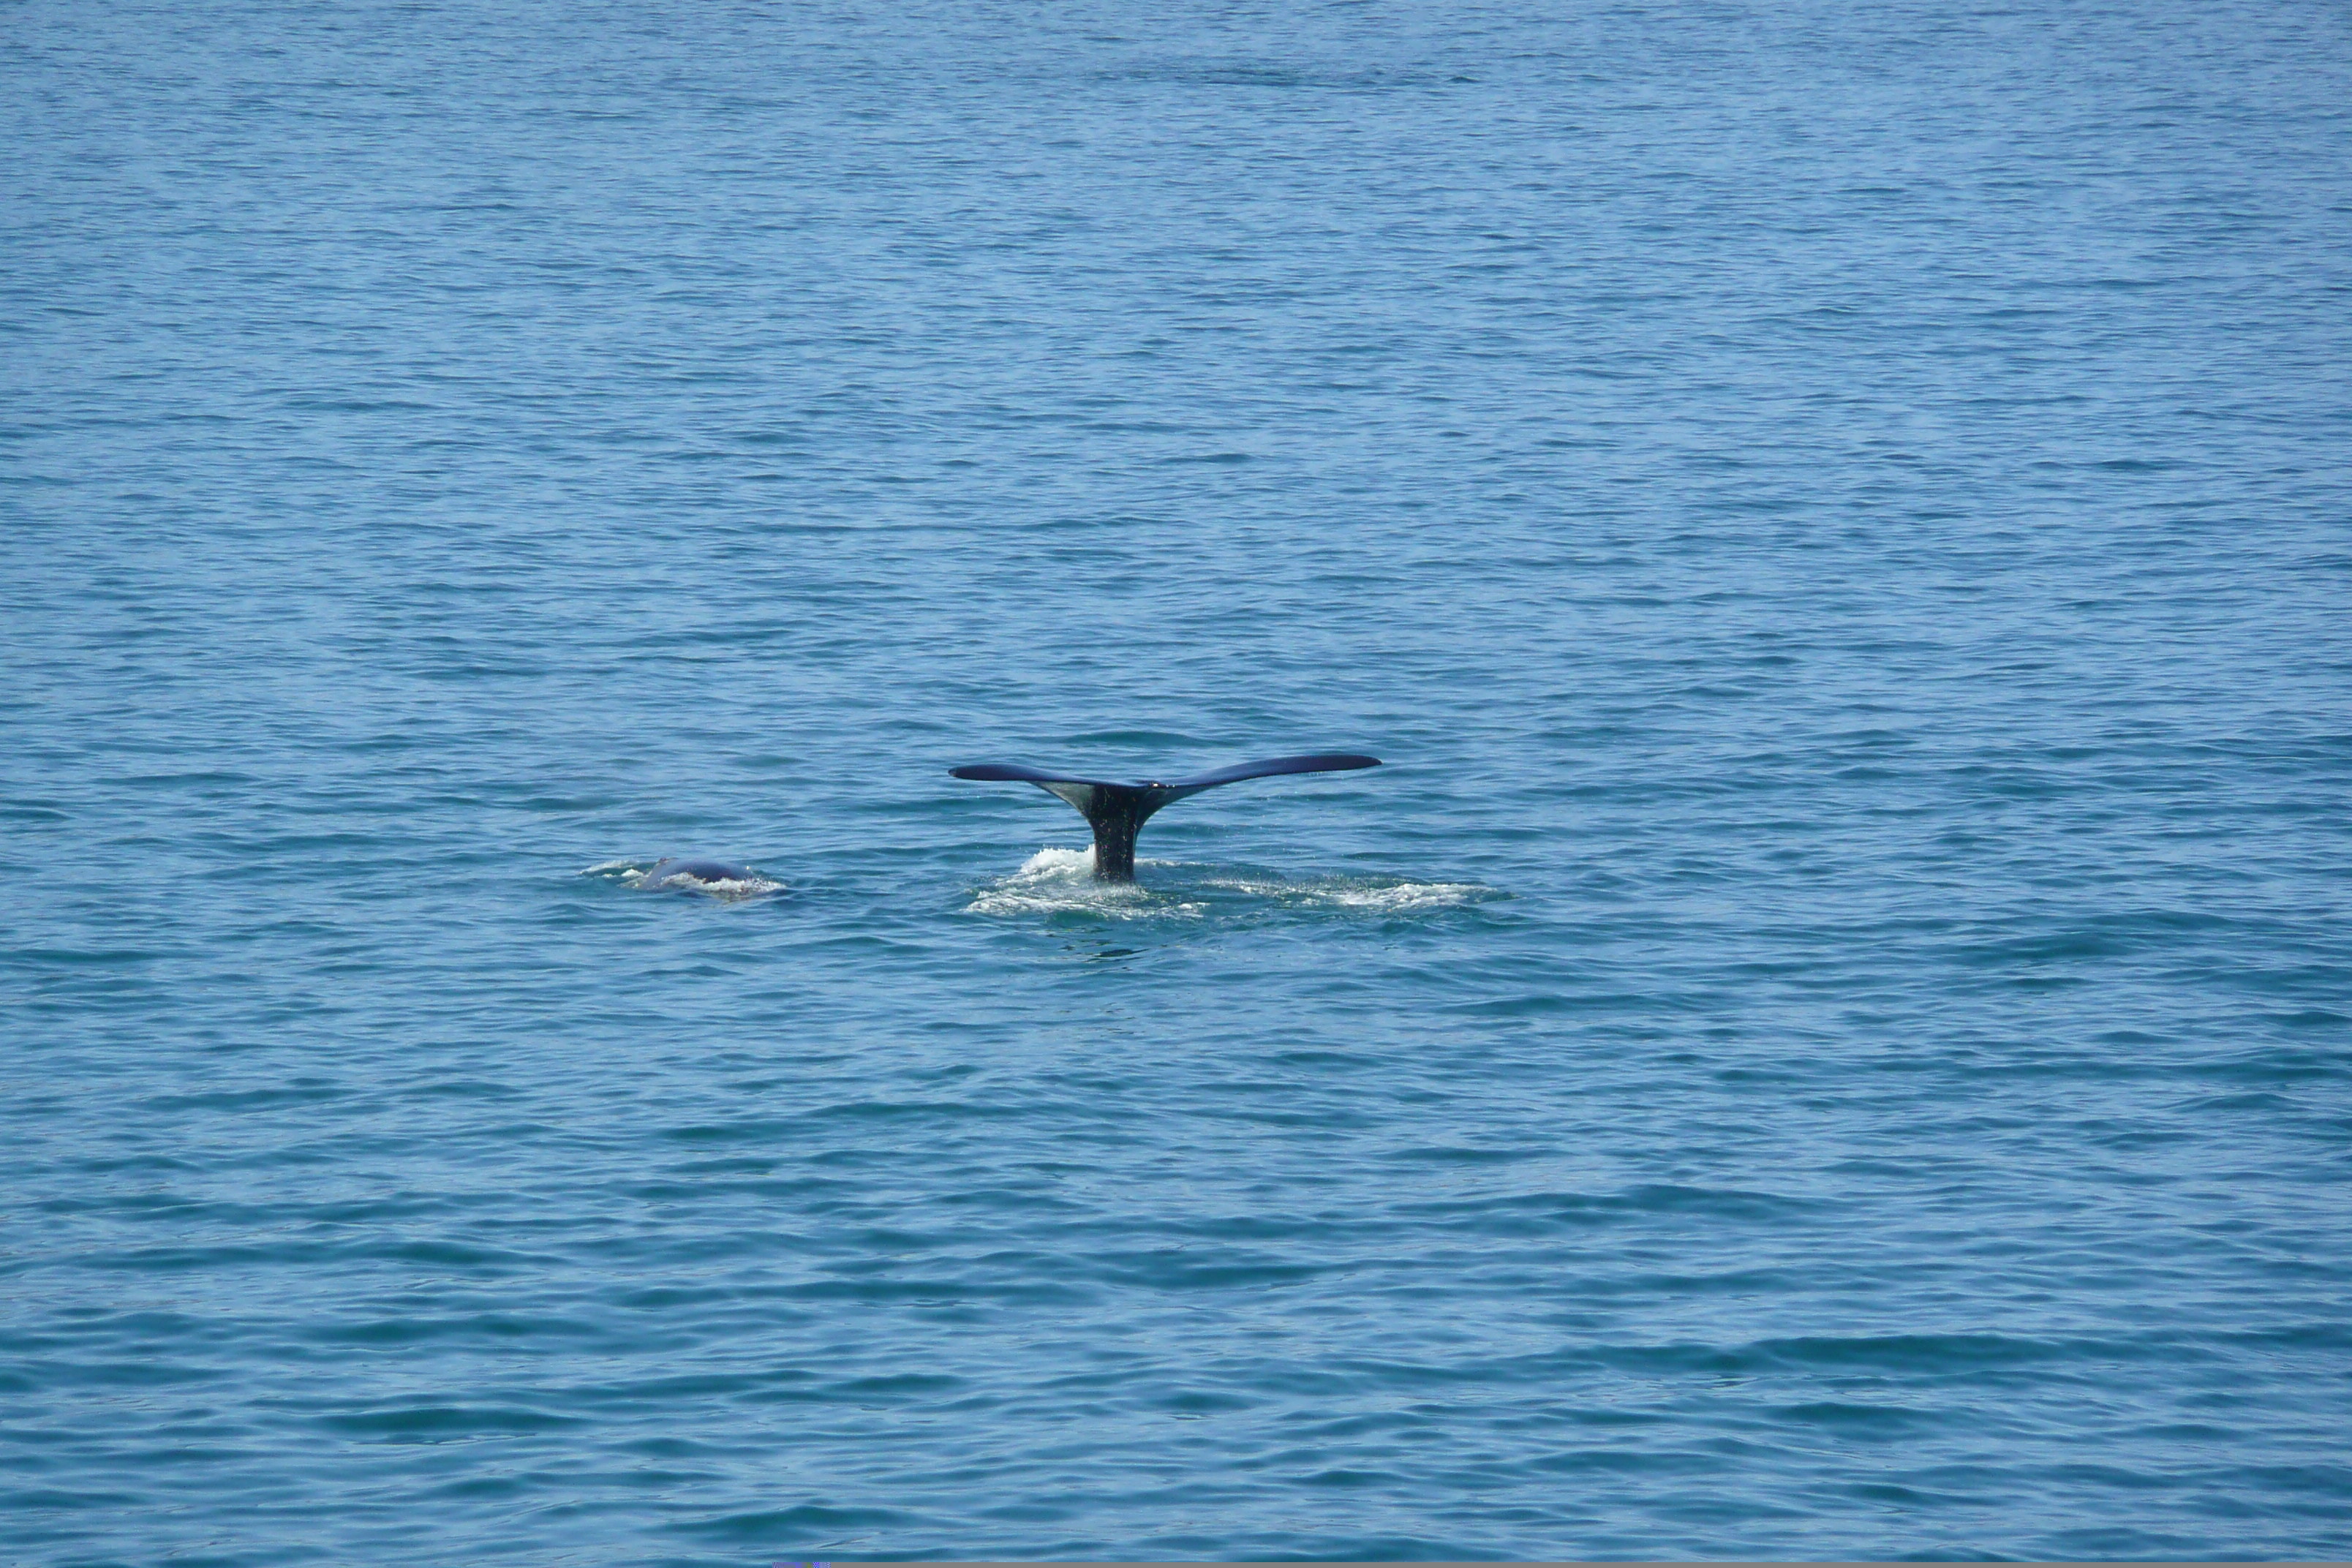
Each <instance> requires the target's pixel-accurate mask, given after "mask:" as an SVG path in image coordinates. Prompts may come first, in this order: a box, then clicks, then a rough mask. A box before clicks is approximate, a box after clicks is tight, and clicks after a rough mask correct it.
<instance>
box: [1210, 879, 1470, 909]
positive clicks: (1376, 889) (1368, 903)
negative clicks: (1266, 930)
mask: <svg viewBox="0 0 2352 1568" xmlns="http://www.w3.org/2000/svg"><path fill="white" fill-rule="evenodd" d="M1210 886H1212V887H1216V888H1231V889H1233V890H1234V891H1235V892H1237V893H1248V894H1251V895H1253V896H1255V897H1257V898H1262V899H1282V900H1288V901H1291V902H1296V903H1303V904H1322V905H1326V906H1329V907H1332V908H1337V909H1343V910H1379V911H1381V913H1384V914H1403V913H1407V912H1410V911H1415V910H1449V909H1454V908H1456V907H1458V906H1460V905H1463V904H1475V903H1481V902H1484V901H1485V900H1488V899H1496V898H1502V897H1506V896H1507V895H1505V894H1502V893H1498V892H1497V891H1496V889H1492V888H1489V887H1486V885H1484V884H1483V883H1478V882H1374V881H1369V880H1358V879H1349V878H1330V879H1326V880H1323V881H1318V882H1277V881H1269V880H1266V879H1263V878H1239V877H1234V878H1223V879H1218V880H1215V881H1213V882H1212V883H1211V884H1210Z"/></svg>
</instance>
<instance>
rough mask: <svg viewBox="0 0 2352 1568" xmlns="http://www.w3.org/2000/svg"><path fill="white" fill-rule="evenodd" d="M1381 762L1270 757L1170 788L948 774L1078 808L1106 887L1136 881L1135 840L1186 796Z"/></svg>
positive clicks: (993, 766) (1070, 778)
mask: <svg viewBox="0 0 2352 1568" xmlns="http://www.w3.org/2000/svg"><path fill="white" fill-rule="evenodd" d="M1380 765H1381V760H1380V758H1378V757H1366V756H1360V755H1358V754H1356V753H1355V752H1314V753H1312V754H1310V755H1307V756H1300V757H1269V758H1266V759H1265V761H1263V762H1255V763H1236V764H1234V766H1232V767H1230V768H1219V769H1218V770H1216V771H1215V772H1214V773H1196V774H1194V775H1193V776H1192V777H1191V778H1187V779H1176V780H1173V781H1171V782H1168V783H1161V782H1160V781H1158V780H1153V781H1151V782H1149V783H1145V784H1125V783H1120V782H1118V781H1115V780H1111V779H1089V778H1080V777H1078V776H1076V774H1072V773H1049V772H1047V771H1046V770H1045V769H1043V768H1033V767H1027V766H1024V765H1023V764H1021V763H974V764H971V765H970V766H966V767H961V768H950V769H949V770H948V773H950V775H951V776H952V777H955V778H960V779H986V780H996V781H1008V782H1014V783H1020V784H1035V785H1036V786H1037V787H1038V788H1039V789H1042V790H1044V791H1045V793H1046V794H1048V795H1058V796H1060V797H1061V798H1062V799H1063V800H1066V801H1067V802H1068V803H1069V804H1070V805H1073V806H1075V807H1076V808H1077V812H1078V815H1079V816H1083V817H1085V818H1086V819H1087V826H1089V827H1091V828H1093V829H1094V834H1095V876H1096V877H1097V879H1100V880H1102V881H1106V882H1132V881H1133V880H1135V836H1136V834H1137V833H1138V832H1139V831H1140V830H1141V828H1142V826H1143V825H1144V823H1145V822H1147V821H1149V820H1150V817H1151V815H1152V813H1154V812H1156V811H1158V810H1159V809H1160V807H1161V806H1164V805H1174V804H1175V803H1176V802H1177V801H1180V800H1182V799H1183V798H1184V797H1185V796H1186V795H1198V794H1200V793H1201V792H1202V790H1204V789H1214V788H1216V787H1217V786H1218V785H1219V784H1239V783H1240V782H1241V781H1242V780H1244V779H1262V778H1271V777H1273V776H1275V775H1276V774H1278V773H1339V772H1343V771H1345V770H1347V769H1349V768H1376V767H1379V766H1380Z"/></svg>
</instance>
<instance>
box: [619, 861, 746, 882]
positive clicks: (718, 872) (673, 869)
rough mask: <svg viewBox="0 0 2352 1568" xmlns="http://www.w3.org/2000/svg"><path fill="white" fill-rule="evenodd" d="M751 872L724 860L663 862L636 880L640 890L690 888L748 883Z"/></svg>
mask: <svg viewBox="0 0 2352 1568" xmlns="http://www.w3.org/2000/svg"><path fill="white" fill-rule="evenodd" d="M751 875H752V874H751V871H750V870H749V869H748V868H745V867H741V866H732V865H730V864H728V863H727V862H726V861H724V860H688V859H682V858H671V859H668V860H664V861H662V862H661V863H660V864H658V865H656V867H655V868H653V869H652V870H650V871H647V872H646V874H645V875H644V876H642V877H640V878H638V879H637V886H638V887H640V888H648V889H650V888H690V887H694V886H696V885H698V884H701V883H709V882H748V881H750V880H751Z"/></svg>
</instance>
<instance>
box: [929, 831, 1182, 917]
mask: <svg viewBox="0 0 2352 1568" xmlns="http://www.w3.org/2000/svg"><path fill="white" fill-rule="evenodd" d="M1141 864H1144V865H1150V864H1151V862H1150V861H1143V862H1141ZM966 908H968V909H969V910H971V913H973V914H976V915H1035V914H1059V913H1062V912H1064V911H1066V910H1067V911H1076V912H1080V913H1085V914H1096V915H1106V916H1109V917H1111V918H1112V919H1116V920H1133V919H1137V918H1139V917H1143V916H1156V915H1177V916H1182V917H1188V918H1192V919H1197V918H1199V916H1200V915H1201V914H1202V911H1203V910H1204V908H1205V906H1203V905H1201V904H1194V903H1186V902H1184V901H1183V900H1177V899H1167V898H1160V897H1158V896H1155V895H1154V894H1153V893H1152V892H1151V890H1150V889H1148V888H1144V887H1140V886H1139V885H1137V884H1136V883H1133V882H1097V881H1096V880H1095V852H1094V850H1093V849H1092V848H1091V847H1089V848H1086V849H1062V848H1057V847H1054V846H1051V845H1048V846H1047V847H1045V848H1043V849H1040V850H1038V851H1037V853H1035V854H1034V855H1032V856H1030V857H1029V858H1028V859H1026V860H1024V861H1023V862H1022V863H1021V869H1019V870H1018V871H1015V872H1013V875H1011V876H1010V877H1007V878H1005V879H1003V880H1002V881H999V882H995V883H992V885H990V886H988V887H985V888H982V889H981V890H980V891H979V892H977V893H975V894H973V895H972V900H971V903H970V904H969V905H967V906H966Z"/></svg>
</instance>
